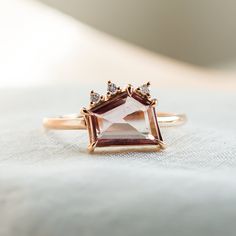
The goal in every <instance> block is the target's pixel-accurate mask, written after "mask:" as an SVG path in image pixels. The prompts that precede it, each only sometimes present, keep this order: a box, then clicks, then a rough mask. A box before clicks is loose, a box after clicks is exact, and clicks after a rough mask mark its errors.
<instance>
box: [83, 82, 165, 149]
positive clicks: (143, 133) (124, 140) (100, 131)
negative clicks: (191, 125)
mask: <svg viewBox="0 0 236 236" xmlns="http://www.w3.org/2000/svg"><path fill="white" fill-rule="evenodd" d="M147 87H148V86H147ZM85 118H86V123H87V126H88V130H89V137H90V145H92V146H96V147H106V146H118V145H122V146H123V145H124V146H127V145H149V146H150V145H153V146H158V145H159V144H160V143H161V142H162V141H163V140H162V136H161V133H160V129H159V126H158V123H157V116H156V111H155V108H154V107H153V106H152V103H151V101H150V100H148V99H147V98H144V97H142V96H141V95H140V94H139V93H138V92H135V91H133V92H132V93H131V94H130V93H128V92H127V91H123V92H120V93H118V94H117V95H116V96H115V97H112V98H111V99H109V100H108V101H105V102H103V103H101V104H98V105H97V106H95V107H92V108H91V109H90V110H89V112H88V114H87V115H86V116H85Z"/></svg>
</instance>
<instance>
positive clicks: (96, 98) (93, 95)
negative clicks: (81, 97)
mask: <svg viewBox="0 0 236 236" xmlns="http://www.w3.org/2000/svg"><path fill="white" fill-rule="evenodd" d="M100 99H101V96H100V95H99V94H98V93H95V92H91V94H90V102H92V103H98V102H99V101H100Z"/></svg>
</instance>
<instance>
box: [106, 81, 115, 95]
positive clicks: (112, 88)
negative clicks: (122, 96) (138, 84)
mask: <svg viewBox="0 0 236 236" xmlns="http://www.w3.org/2000/svg"><path fill="white" fill-rule="evenodd" d="M107 91H108V92H110V93H111V94H114V93H116V91H117V87H116V85H115V84H113V83H108V85H107Z"/></svg>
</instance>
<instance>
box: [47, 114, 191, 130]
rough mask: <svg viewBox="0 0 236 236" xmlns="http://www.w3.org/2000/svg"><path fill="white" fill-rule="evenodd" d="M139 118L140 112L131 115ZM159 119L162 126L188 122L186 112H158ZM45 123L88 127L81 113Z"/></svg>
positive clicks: (52, 126)
mask: <svg viewBox="0 0 236 236" xmlns="http://www.w3.org/2000/svg"><path fill="white" fill-rule="evenodd" d="M130 118H131V119H138V114H136V115H133V116H131V117H130ZM157 120H158V123H159V125H160V126H175V125H181V124H183V123H185V122H186V120H187V118H186V115H184V114H174V113H167V112H158V114H157ZM43 125H44V127H45V128H47V129H59V130H85V129H87V126H86V123H85V119H84V116H81V115H80V114H72V115H65V116H61V117H56V118H44V120H43Z"/></svg>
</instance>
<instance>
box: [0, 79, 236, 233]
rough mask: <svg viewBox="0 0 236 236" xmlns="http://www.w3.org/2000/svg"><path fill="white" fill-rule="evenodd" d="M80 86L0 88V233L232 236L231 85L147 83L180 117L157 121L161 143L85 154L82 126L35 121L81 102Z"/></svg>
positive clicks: (235, 170)
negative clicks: (169, 122) (63, 127)
mask: <svg viewBox="0 0 236 236" xmlns="http://www.w3.org/2000/svg"><path fill="white" fill-rule="evenodd" d="M93 86H95V87H96V88H98V87H99V86H100V87H101V85H97V84H93ZM81 87H82V86H81V84H76V83H75V84H74V85H73V86H72V85H68V86H57V87H50V86H49V87H42V88H33V89H32V88H31V89H1V91H0V108H1V118H0V130H1V136H0V147H1V148H0V235H1V236H14V235H17V236H27V235H34V236H39V235H40V236H41V235H43V236H47V235H48V236H53V235H55V236H60V235H61V236H62V235H63V236H64V235H96V236H98V235H102V236H104V235H181V236H184V235H186V236H189V235H235V230H236V226H235V219H236V187H235V184H236V145H235V142H236V133H235V130H236V124H235V120H236V112H235V103H236V94H235V93H234V92H233V91H232V92H221V93H220V92H219V91H215V90H212V91H211V90H210V89H208V90H207V89H206V90H204V91H201V92H199V90H195V89H192V90H190V89H188V90H186V89H175V90H173V89H167V88H163V89H161V91H160V90H155V88H153V90H152V94H153V95H154V97H155V96H156V97H158V98H161V107H160V109H161V110H163V108H165V109H164V110H166V111H168V110H169V111H172V110H174V111H185V112H186V113H187V114H188V118H189V121H188V123H187V124H186V125H185V126H181V127H175V128H174V127H173V128H162V133H163V136H164V139H165V142H166V143H167V145H168V148H167V149H166V150H165V151H163V152H159V153H156V152H151V153H140V152H131V153H124V152H123V153H104V154H93V155H90V154H88V153H87V151H86V147H87V142H88V140H87V139H88V137H87V133H86V132H85V131H49V132H46V131H44V129H43V128H42V126H41V121H42V118H43V117H44V116H50V115H55V114H62V113H71V112H77V111H79V110H80V107H81V106H83V105H86V104H87V103H88V99H87V97H88V96H87V94H88V92H89V89H90V88H89V87H88V86H85V85H84V87H83V89H81ZM98 89H99V88H98ZM78 91H79V92H78ZM157 91H158V92H157ZM170 94H171V96H170Z"/></svg>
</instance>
